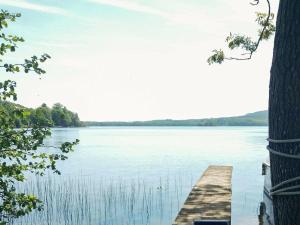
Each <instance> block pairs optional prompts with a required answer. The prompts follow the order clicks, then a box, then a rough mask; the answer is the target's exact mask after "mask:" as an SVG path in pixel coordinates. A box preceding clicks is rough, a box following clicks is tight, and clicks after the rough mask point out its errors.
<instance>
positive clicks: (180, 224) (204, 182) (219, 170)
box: [173, 166, 232, 225]
mask: <svg viewBox="0 0 300 225" xmlns="http://www.w3.org/2000/svg"><path fill="white" fill-rule="evenodd" d="M231 176H232V167H231V166H209V167H208V168H207V169H206V171H205V172H204V174H203V175H202V177H201V178H200V180H199V181H198V182H197V183H196V185H195V186H194V187H193V188H192V191H191V192H190V194H189V196H188V197H187V199H186V201H185V203H184V205H183V207H182V208H181V210H180V212H179V213H178V215H177V217H176V219H175V222H174V223H173V225H193V224H194V221H200V220H228V221H231Z"/></svg>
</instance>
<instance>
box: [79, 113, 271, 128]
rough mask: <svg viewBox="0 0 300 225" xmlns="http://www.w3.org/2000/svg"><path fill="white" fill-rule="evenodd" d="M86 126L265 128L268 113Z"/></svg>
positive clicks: (101, 123) (96, 123)
mask: <svg viewBox="0 0 300 225" xmlns="http://www.w3.org/2000/svg"><path fill="white" fill-rule="evenodd" d="M84 125H86V126H267V125H268V112H267V111H260V112H255V113H249V114H246V115H244V116H235V117H223V118H211V119H190V120H151V121H134V122H93V121H91V122H85V123H84Z"/></svg>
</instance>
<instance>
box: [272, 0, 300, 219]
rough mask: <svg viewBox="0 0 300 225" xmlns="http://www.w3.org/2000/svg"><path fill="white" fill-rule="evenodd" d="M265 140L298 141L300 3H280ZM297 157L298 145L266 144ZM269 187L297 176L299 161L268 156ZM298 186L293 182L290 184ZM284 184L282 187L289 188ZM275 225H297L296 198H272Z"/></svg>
mask: <svg viewBox="0 0 300 225" xmlns="http://www.w3.org/2000/svg"><path fill="white" fill-rule="evenodd" d="M269 137H270V138H272V139H283V140H284V139H295V138H300V0H280V4H279V10H278V16H277V24H276V34H275V43H274V52H273V62H272V68H271V79H270V90H269ZM270 147H271V148H273V149H274V150H276V151H279V152H284V153H288V154H300V143H299V142H298V143H290V144H282V143H281V144H278V143H270ZM270 162H271V173H272V185H273V186H274V185H276V184H279V183H281V182H282V181H285V180H288V179H290V178H294V177H298V176H300V160H297V159H290V158H286V157H282V156H278V155H274V154H270ZM296 184H300V182H298V183H295V182H294V183H293V184H291V185H296ZM291 185H286V186H285V187H288V186H291ZM273 204H274V215H275V224H276V225H300V195H288V196H276V195H275V196H274V198H273Z"/></svg>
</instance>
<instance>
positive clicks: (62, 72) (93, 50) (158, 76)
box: [0, 0, 278, 121]
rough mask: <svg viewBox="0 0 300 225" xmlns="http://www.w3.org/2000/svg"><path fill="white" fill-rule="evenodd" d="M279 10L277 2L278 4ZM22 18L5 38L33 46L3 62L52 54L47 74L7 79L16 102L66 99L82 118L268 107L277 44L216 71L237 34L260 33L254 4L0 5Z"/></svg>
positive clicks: (49, 1)
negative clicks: (218, 57) (220, 53)
mask: <svg viewBox="0 0 300 225" xmlns="http://www.w3.org/2000/svg"><path fill="white" fill-rule="evenodd" d="M271 4H272V9H273V11H274V12H276V8H277V5H278V0H272V1H271ZM0 6H1V8H2V9H6V10H9V11H10V12H20V13H22V17H21V18H19V19H18V20H17V22H15V23H12V24H10V26H9V29H7V30H6V32H9V33H13V34H18V35H20V36H23V37H24V39H25V40H26V42H25V43H23V44H21V45H20V46H19V48H18V49H17V51H16V53H14V54H9V55H7V56H6V58H5V60H6V61H12V62H17V61H23V59H24V58H29V57H30V56H32V55H39V54H42V53H48V54H50V55H51V57H52V59H51V60H50V61H48V62H47V63H45V64H44V65H43V68H44V69H45V70H46V71H47V73H46V74H45V75H43V76H42V77H39V76H37V75H34V74H21V73H20V74H14V75H11V74H10V75H6V74H5V73H3V71H2V74H1V76H2V77H1V80H4V79H7V78H10V79H14V80H16V81H17V85H18V88H17V93H18V96H19V98H18V103H19V104H22V105H24V106H28V107H37V106H39V105H41V104H42V103H46V104H47V105H49V106H51V105H53V104H54V103H56V102H60V103H62V104H63V105H65V106H66V107H67V108H69V109H71V110H72V111H74V112H77V113H78V114H79V116H80V118H81V120H85V121H86V120H90V121H91V120H93V121H116V120H117V121H133V120H152V119H191V118H211V117H220V116H234V115H242V114H246V113H249V112H254V111H259V110H265V109H267V106H268V86H269V76H270V66H271V61H272V48H273V39H271V40H269V41H268V42H263V43H262V44H261V46H260V48H259V50H258V52H257V53H255V54H254V57H253V60H251V61H227V62H225V63H224V64H222V65H212V66H209V65H208V64H207V62H206V60H207V58H208V57H209V56H210V54H211V51H212V50H213V49H220V48H225V47H226V46H225V42H224V40H225V38H226V36H227V35H228V34H229V33H230V32H232V33H242V34H246V35H249V36H252V37H254V38H255V37H256V36H257V29H258V28H257V26H256V23H255V12H257V11H263V12H264V11H266V10H267V8H266V7H267V6H266V4H265V2H264V1H262V2H261V3H260V5H259V6H251V5H250V4H249V1H248V0H245V1H241V0H230V1H228V0H184V1H182V0H151V1H150V0H0Z"/></svg>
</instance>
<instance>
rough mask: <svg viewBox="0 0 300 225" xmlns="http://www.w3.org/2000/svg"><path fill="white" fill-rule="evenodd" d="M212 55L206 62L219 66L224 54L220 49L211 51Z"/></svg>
mask: <svg viewBox="0 0 300 225" xmlns="http://www.w3.org/2000/svg"><path fill="white" fill-rule="evenodd" d="M213 53H214V54H213V55H212V56H211V57H209V58H208V60H207V62H208V64H209V65H211V64H213V63H219V64H221V63H222V62H223V61H224V57H225V55H224V52H223V50H222V49H220V50H216V49H215V50H213Z"/></svg>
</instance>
